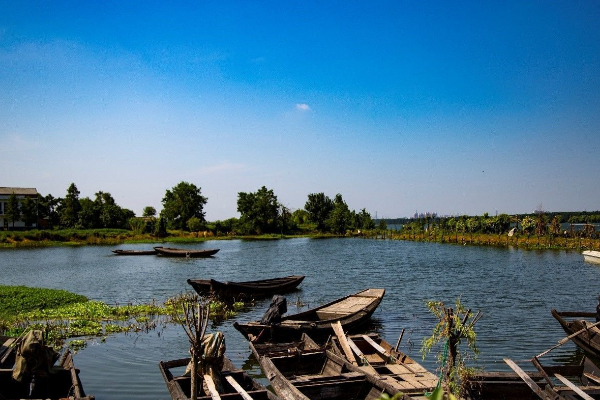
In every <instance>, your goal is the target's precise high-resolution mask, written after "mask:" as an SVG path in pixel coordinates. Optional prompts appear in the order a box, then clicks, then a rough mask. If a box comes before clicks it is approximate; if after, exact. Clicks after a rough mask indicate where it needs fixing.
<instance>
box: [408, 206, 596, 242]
mask: <svg viewBox="0 0 600 400" xmlns="http://www.w3.org/2000/svg"><path fill="white" fill-rule="evenodd" d="M574 221H582V222H581V223H583V224H584V226H583V229H581V230H577V231H575V229H574V228H573V226H572V225H571V226H570V228H569V229H568V230H567V231H565V230H564V229H563V225H562V224H561V222H562V215H561V214H558V213H553V214H545V213H543V212H538V213H535V214H523V215H514V216H510V215H508V214H499V215H496V216H489V215H488V214H487V213H485V214H483V215H482V216H460V217H446V218H439V217H437V216H436V215H435V214H432V215H431V216H428V217H426V218H419V219H415V220H411V221H409V222H407V223H406V224H404V225H403V226H402V230H403V231H404V232H407V233H417V232H424V231H430V230H435V229H438V230H442V231H446V232H460V233H470V234H474V233H483V234H505V233H508V232H509V231H510V230H511V229H513V228H514V229H515V231H516V232H519V233H523V234H525V235H527V236H530V235H533V234H535V235H537V236H543V235H548V234H549V235H552V236H559V235H564V234H565V232H566V234H567V235H569V236H578V235H579V236H585V237H595V235H596V232H595V228H594V226H593V225H592V223H594V222H596V220H595V219H594V215H587V216H581V217H578V216H576V215H571V216H569V221H568V222H569V223H570V224H573V223H578V222H574Z"/></svg>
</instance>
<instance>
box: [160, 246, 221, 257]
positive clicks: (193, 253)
mask: <svg viewBox="0 0 600 400" xmlns="http://www.w3.org/2000/svg"><path fill="white" fill-rule="evenodd" d="M154 250H156V251H157V252H158V254H159V255H161V256H168V257H187V258H197V257H210V256H212V255H214V254H216V253H217V252H218V251H219V250H220V249H206V250H192V249H176V248H172V247H161V246H157V247H155V248H154Z"/></svg>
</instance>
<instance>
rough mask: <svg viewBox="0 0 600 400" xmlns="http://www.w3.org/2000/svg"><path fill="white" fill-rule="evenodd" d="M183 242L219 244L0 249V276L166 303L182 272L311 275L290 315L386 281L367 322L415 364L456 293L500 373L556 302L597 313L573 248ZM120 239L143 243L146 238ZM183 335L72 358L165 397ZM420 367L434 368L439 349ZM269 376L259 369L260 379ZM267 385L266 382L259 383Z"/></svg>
mask: <svg viewBox="0 0 600 400" xmlns="http://www.w3.org/2000/svg"><path fill="white" fill-rule="evenodd" d="M178 246H179V247H189V248H220V249H221V251H220V252H219V253H217V255H216V256H215V257H214V258H209V259H172V258H162V257H156V256H140V257H119V256H115V255H113V254H112V253H111V251H110V250H112V249H113V248H116V247H105V246H87V247H73V248H71V247H60V248H48V249H23V250H21V249H18V250H14V249H8V250H1V251H0V284H3V285H28V286H39V287H48V288H57V289H66V290H69V291H72V292H76V293H80V294H83V295H85V296H87V297H89V298H91V299H95V300H102V301H104V302H107V303H110V304H114V303H118V304H126V303H138V302H149V301H152V300H156V301H158V302H162V301H164V300H165V299H166V298H168V297H170V296H173V295H176V294H179V293H182V292H185V291H191V287H189V286H188V285H187V283H186V279H188V278H215V279H217V280H252V279H264V278H269V277H276V276H284V275H291V274H303V275H306V279H305V280H304V282H303V283H302V284H301V285H300V290H298V291H296V292H294V293H292V294H290V295H288V312H290V313H295V312H297V311H298V309H297V307H296V306H295V305H294V304H293V303H294V302H296V300H297V299H298V298H301V300H302V301H303V302H304V303H306V305H307V306H310V307H315V306H318V305H320V304H323V303H325V302H327V301H330V300H333V299H335V298H338V297H341V296H344V295H346V294H350V293H354V292H357V291H360V290H362V289H365V288H368V287H375V288H385V289H386V294H385V297H384V299H383V302H382V303H381V305H380V306H379V308H378V309H377V311H376V312H375V314H374V317H373V320H374V321H373V322H374V323H373V327H372V329H374V330H378V331H379V332H380V334H381V335H382V336H383V337H384V338H385V339H387V341H388V342H390V343H392V344H395V343H396V340H397V338H398V335H399V333H400V331H401V330H402V328H405V329H406V332H405V334H404V339H403V341H402V344H401V346H400V348H401V350H403V351H405V352H407V353H408V354H410V355H411V356H413V357H414V358H417V359H418V360H419V361H420V360H421V358H420V352H419V349H420V346H421V340H422V339H423V338H424V337H425V336H428V335H430V334H431V330H432V328H433V326H434V325H435V320H434V318H433V316H432V315H431V314H430V313H429V312H428V311H427V308H426V306H425V301H426V300H442V301H444V302H446V304H451V303H453V302H454V300H455V299H456V298H457V297H460V298H461V301H462V302H463V304H464V305H466V306H467V307H470V308H472V309H474V310H481V311H482V312H483V317H482V318H481V320H480V321H479V322H478V323H477V325H476V331H477V334H478V337H477V343H478V346H479V349H480V350H481V354H480V357H479V360H478V361H477V363H478V364H479V365H481V366H484V367H485V368H486V369H487V370H498V369H503V370H506V369H507V368H506V366H505V364H504V363H503V362H502V359H503V358H504V357H510V358H513V359H515V360H522V359H526V358H530V357H531V356H533V355H535V354H537V353H540V352H542V351H543V350H546V349H548V348H550V347H552V346H553V345H554V344H556V342H557V341H558V340H560V339H561V338H563V337H564V336H565V335H564V333H563V331H562V330H561V328H560V326H559V324H558V323H557V322H556V321H555V320H554V319H553V318H552V316H551V315H550V309H551V308H557V309H559V310H571V311H574V310H589V311H593V310H594V307H595V305H596V297H597V296H598V294H599V292H600V288H599V287H598V286H596V285H597V284H598V282H599V281H600V268H599V267H598V266H594V265H592V264H587V263H584V262H583V257H582V256H581V254H580V253H578V252H565V251H526V250H520V249H502V248H488V247H470V246H457V245H441V244H434V243H414V242H403V241H387V240H365V239H320V240H319V239H289V240H275V241H239V240H234V241H209V242H205V243H201V244H194V245H185V246H184V245H178ZM118 247H120V248H128V249H150V248H151V247H152V245H149V244H144V245H123V246H118ZM268 303H269V299H267V300H264V301H260V302H258V303H257V304H256V306H255V307H253V308H252V309H251V310H250V311H248V312H244V313H241V314H239V315H238V316H237V317H236V318H237V320H240V321H247V320H255V319H259V318H260V317H261V316H262V314H263V313H264V311H265V310H266V309H267V307H268ZM232 323H233V320H229V321H225V322H224V323H222V324H221V325H220V326H217V327H212V329H210V328H209V330H215V329H219V330H222V331H223V332H224V333H225V335H226V343H227V355H228V356H229V357H230V358H231V359H232V360H233V361H234V363H235V364H236V365H238V366H240V367H243V368H244V369H247V370H249V371H250V372H251V374H253V375H255V376H259V375H260V368H259V367H258V365H257V363H256V362H254V361H253V360H252V359H251V357H250V351H249V349H248V345H247V343H246V341H245V339H243V337H242V335H241V334H239V333H238V332H237V331H236V330H235V329H233V327H232ZM188 349H189V346H188V342H187V338H186V337H185V334H184V333H183V329H182V328H181V327H180V326H175V325H172V326H167V327H165V328H160V329H157V330H154V331H151V332H150V333H141V334H127V335H124V334H121V335H113V336H110V337H108V338H107V339H106V341H104V342H101V341H100V340H94V339H92V340H91V341H90V343H89V345H88V346H87V347H86V348H85V349H83V350H81V351H80V352H79V353H77V355H76V356H75V364H76V366H77V367H78V368H80V369H81V379H82V381H83V385H84V388H85V390H86V392H88V393H89V394H92V395H95V396H96V398H97V399H106V400H109V399H144V400H148V399H168V398H169V394H168V391H167V390H166V386H165V384H164V382H163V379H162V376H161V375H160V372H159V370H158V361H159V360H170V359H176V358H182V357H186V356H187V354H188ZM579 354H580V353H579V351H578V350H577V349H576V347H575V346H574V345H573V344H571V343H569V344H567V345H565V346H563V347H561V348H559V349H557V350H555V351H553V352H552V353H550V354H549V355H548V356H546V357H545V358H544V359H545V360H546V362H549V361H555V362H558V361H564V360H566V359H572V358H574V357H577V356H579ZM423 364H424V365H425V366H426V367H428V368H431V369H435V355H433V354H431V355H429V356H428V357H427V359H426V360H425V361H423ZM262 379H264V378H262ZM263 383H266V381H263Z"/></svg>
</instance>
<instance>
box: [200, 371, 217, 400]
mask: <svg viewBox="0 0 600 400" xmlns="http://www.w3.org/2000/svg"><path fill="white" fill-rule="evenodd" d="M204 382H206V387H207V388H208V391H209V392H210V397H212V399H213V400H221V396H219V392H217V388H216V387H215V382H214V381H213V380H212V377H211V376H210V375H204Z"/></svg>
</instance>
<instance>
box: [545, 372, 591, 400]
mask: <svg viewBox="0 0 600 400" xmlns="http://www.w3.org/2000/svg"><path fill="white" fill-rule="evenodd" d="M554 376H555V377H557V378H558V380H559V381H561V382H562V383H564V384H565V385H567V386H568V387H569V389H571V390H572V391H574V392H575V393H577V394H578V395H579V396H581V398H582V399H583V400H594V398H593V397H592V396H590V395H588V394H587V393H586V392H584V391H583V390H581V389H580V388H579V387H577V385H575V384H574V383H573V382H571V381H570V380H568V379H567V378H565V377H564V376H562V375H561V374H554Z"/></svg>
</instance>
